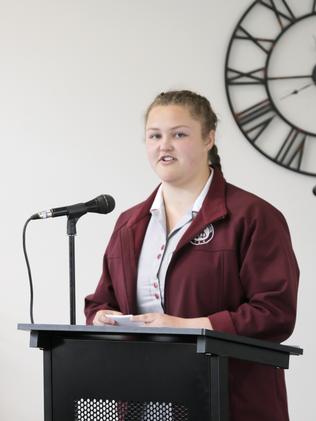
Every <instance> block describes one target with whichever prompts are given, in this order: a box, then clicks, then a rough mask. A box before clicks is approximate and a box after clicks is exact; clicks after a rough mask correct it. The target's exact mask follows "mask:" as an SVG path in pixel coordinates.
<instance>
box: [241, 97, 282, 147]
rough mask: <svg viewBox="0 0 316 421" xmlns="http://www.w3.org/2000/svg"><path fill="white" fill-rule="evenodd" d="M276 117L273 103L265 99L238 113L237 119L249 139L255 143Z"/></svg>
mask: <svg viewBox="0 0 316 421" xmlns="http://www.w3.org/2000/svg"><path fill="white" fill-rule="evenodd" d="M275 116H276V112H275V110H274V108H273V106H272V104H271V102H270V101H269V100H268V99H265V100H263V101H260V102H258V103H257V104H255V105H252V106H251V107H249V108H246V109H245V110H243V111H241V112H240V113H237V114H236V115H235V118H236V120H237V122H238V124H239V125H240V126H241V127H242V130H243V132H244V133H246V135H247V137H248V139H250V140H251V141H252V142H255V141H256V140H257V139H258V137H259V136H260V135H261V133H262V132H263V131H264V130H265V129H266V128H267V127H268V126H269V124H270V123H271V121H272V120H273V119H274V117H275Z"/></svg>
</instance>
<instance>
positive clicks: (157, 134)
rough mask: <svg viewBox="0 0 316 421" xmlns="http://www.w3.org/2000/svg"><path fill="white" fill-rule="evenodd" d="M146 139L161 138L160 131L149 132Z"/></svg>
mask: <svg viewBox="0 0 316 421" xmlns="http://www.w3.org/2000/svg"><path fill="white" fill-rule="evenodd" d="M148 139H152V140H158V139H161V134H160V133H150V134H149V135H148Z"/></svg>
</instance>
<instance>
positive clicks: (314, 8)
mask: <svg viewBox="0 0 316 421" xmlns="http://www.w3.org/2000/svg"><path fill="white" fill-rule="evenodd" d="M312 13H316V0H314V3H313V8H312Z"/></svg>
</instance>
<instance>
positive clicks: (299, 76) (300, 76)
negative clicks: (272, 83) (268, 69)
mask: <svg viewBox="0 0 316 421" xmlns="http://www.w3.org/2000/svg"><path fill="white" fill-rule="evenodd" d="M315 42H316V38H315ZM310 78H311V79H313V81H314V83H315V84H316V65H315V66H314V68H313V70H312V74H310V75H295V76H294V75H293V76H267V80H281V79H310Z"/></svg>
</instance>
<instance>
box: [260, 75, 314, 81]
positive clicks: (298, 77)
mask: <svg viewBox="0 0 316 421" xmlns="http://www.w3.org/2000/svg"><path fill="white" fill-rule="evenodd" d="M311 77H312V76H311V75H300V76H270V77H269V76H268V77H267V80H280V79H310V78H311Z"/></svg>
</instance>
